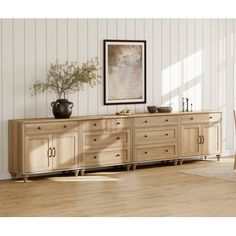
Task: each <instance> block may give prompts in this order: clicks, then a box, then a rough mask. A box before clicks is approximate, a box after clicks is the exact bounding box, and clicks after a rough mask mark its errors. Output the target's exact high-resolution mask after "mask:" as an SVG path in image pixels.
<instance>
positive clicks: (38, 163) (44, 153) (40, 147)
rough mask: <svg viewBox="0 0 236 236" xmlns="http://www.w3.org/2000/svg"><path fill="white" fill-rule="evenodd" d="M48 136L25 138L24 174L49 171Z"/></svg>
mask: <svg viewBox="0 0 236 236" xmlns="http://www.w3.org/2000/svg"><path fill="white" fill-rule="evenodd" d="M50 140H51V139H50V135H43V136H33V135H32V136H27V137H26V163H25V171H26V172H43V171H48V170H50V169H51V158H50V157H49V156H50V152H49V147H50Z"/></svg>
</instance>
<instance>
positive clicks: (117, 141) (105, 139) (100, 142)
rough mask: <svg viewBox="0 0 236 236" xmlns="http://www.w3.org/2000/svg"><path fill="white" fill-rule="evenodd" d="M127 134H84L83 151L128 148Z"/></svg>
mask: <svg viewBox="0 0 236 236" xmlns="http://www.w3.org/2000/svg"><path fill="white" fill-rule="evenodd" d="M129 143H130V141H129V132H124V133H101V134H99V133H84V145H83V149H96V148H108V147H124V146H128V145H129Z"/></svg>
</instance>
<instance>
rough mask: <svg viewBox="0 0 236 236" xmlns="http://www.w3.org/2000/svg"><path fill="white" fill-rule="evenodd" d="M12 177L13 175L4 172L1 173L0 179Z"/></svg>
mask: <svg viewBox="0 0 236 236" xmlns="http://www.w3.org/2000/svg"><path fill="white" fill-rule="evenodd" d="M5 179H11V175H10V174H9V173H3V174H1V175H0V180H5Z"/></svg>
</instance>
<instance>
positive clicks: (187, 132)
mask: <svg viewBox="0 0 236 236" xmlns="http://www.w3.org/2000/svg"><path fill="white" fill-rule="evenodd" d="M200 135H201V125H182V130H181V148H180V150H181V156H194V155H196V156H197V155H200V154H201V146H202V145H200V144H199V143H200Z"/></svg>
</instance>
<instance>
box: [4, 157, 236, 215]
mask: <svg viewBox="0 0 236 236" xmlns="http://www.w3.org/2000/svg"><path fill="white" fill-rule="evenodd" d="M224 160H225V162H216V161H215V160H214V159H212V160H207V161H197V160H194V161H185V163H184V164H183V165H182V166H181V170H188V169H193V168H206V167H208V168H210V167H213V168H214V167H216V166H217V167H218V168H221V167H224V165H225V163H226V161H228V160H229V159H227V158H224ZM231 163H233V157H232V158H231ZM179 170H180V168H179V166H172V165H166V164H165V165H163V164H157V165H153V166H149V167H148V168H147V167H145V166H144V167H139V168H138V169H137V170H136V171H129V172H124V171H123V169H117V168H115V169H114V170H112V171H111V170H109V171H105V170H103V171H100V172H90V173H87V174H86V176H82V177H74V176H73V175H69V176H68V175H65V176H62V175H57V176H54V177H38V178H34V180H33V182H31V181H30V180H29V182H28V184H24V183H23V181H22V180H21V179H18V180H14V181H10V180H6V181H0V215H1V216H85V217H86V216H234V217H235V216H236V209H235V207H232V206H235V205H236V189H235V182H231V181H224V180H219V179H214V178H209V177H203V176H198V175H192V174H185V173H182V172H179ZM190 190H191V191H190ZM55 193H56V194H55ZM19 203H20V204H19Z"/></svg>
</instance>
